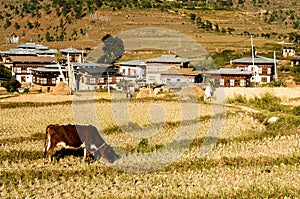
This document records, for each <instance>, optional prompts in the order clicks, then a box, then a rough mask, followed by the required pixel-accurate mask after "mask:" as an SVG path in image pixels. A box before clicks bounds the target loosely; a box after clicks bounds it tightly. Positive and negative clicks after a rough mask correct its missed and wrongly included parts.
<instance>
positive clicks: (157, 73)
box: [146, 55, 190, 84]
mask: <svg viewBox="0 0 300 199" xmlns="http://www.w3.org/2000/svg"><path fill="white" fill-rule="evenodd" d="M146 63H147V75H146V82H147V83H158V84H160V83H161V74H162V73H163V72H166V71H168V70H169V69H171V68H188V67H189V63H190V60H188V59H185V58H181V57H178V56H177V55H162V56H160V57H156V58H152V59H148V60H146Z"/></svg>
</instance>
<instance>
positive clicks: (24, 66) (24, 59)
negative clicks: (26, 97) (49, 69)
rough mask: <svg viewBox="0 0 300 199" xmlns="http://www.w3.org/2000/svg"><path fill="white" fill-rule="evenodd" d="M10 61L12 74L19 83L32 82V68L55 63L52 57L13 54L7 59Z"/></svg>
mask: <svg viewBox="0 0 300 199" xmlns="http://www.w3.org/2000/svg"><path fill="white" fill-rule="evenodd" d="M7 61H9V62H10V63H11V71H12V76H13V77H15V78H16V79H17V80H18V81H19V82H20V83H23V82H26V83H32V71H31V70H32V69H35V68H42V67H44V66H45V65H49V64H55V63H56V59H55V58H54V57H37V56H13V57H9V58H8V59H7Z"/></svg>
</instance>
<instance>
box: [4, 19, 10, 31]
mask: <svg viewBox="0 0 300 199" xmlns="http://www.w3.org/2000/svg"><path fill="white" fill-rule="evenodd" d="M10 25H11V22H10V20H9V19H7V18H6V21H5V24H4V26H3V27H4V29H6V28H8V27H9V26H10Z"/></svg>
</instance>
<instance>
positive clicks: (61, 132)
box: [44, 124, 119, 163]
mask: <svg viewBox="0 0 300 199" xmlns="http://www.w3.org/2000/svg"><path fill="white" fill-rule="evenodd" d="M47 139H48V144H47ZM59 145H60V146H63V147H74V148H79V147H82V148H84V157H83V161H85V160H86V158H87V156H88V155H89V154H90V153H91V154H93V155H94V156H95V157H96V158H97V157H100V156H102V157H104V158H105V159H106V160H107V161H109V162H110V163H113V162H114V161H115V160H116V159H118V158H119V155H118V154H116V153H115V151H114V150H113V148H112V147H111V146H109V145H108V144H106V143H105V141H104V140H103V138H102V137H101V135H100V134H99V132H98V130H97V128H96V127H94V126H91V125H71V124H68V125H59V124H51V125H49V126H47V128H46V139H45V153H44V158H46V156H47V155H48V157H49V160H50V161H51V160H52V155H53V150H54V148H55V147H56V146H59Z"/></svg>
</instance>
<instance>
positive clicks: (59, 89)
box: [53, 82, 70, 95]
mask: <svg viewBox="0 0 300 199" xmlns="http://www.w3.org/2000/svg"><path fill="white" fill-rule="evenodd" d="M53 94H55V95H70V88H69V86H68V84H67V83H64V82H59V83H58V84H56V86H55V87H54V88H53Z"/></svg>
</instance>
